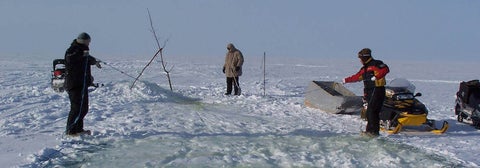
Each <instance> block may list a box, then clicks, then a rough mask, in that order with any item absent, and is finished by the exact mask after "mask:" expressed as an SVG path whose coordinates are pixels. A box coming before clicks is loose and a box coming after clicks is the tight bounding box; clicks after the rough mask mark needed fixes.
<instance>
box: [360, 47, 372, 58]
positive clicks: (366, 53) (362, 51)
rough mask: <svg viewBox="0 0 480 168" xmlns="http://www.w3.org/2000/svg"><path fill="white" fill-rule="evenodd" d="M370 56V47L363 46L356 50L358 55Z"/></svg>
mask: <svg viewBox="0 0 480 168" xmlns="http://www.w3.org/2000/svg"><path fill="white" fill-rule="evenodd" d="M371 56H372V50H370V48H364V49H362V50H360V52H358V57H371Z"/></svg>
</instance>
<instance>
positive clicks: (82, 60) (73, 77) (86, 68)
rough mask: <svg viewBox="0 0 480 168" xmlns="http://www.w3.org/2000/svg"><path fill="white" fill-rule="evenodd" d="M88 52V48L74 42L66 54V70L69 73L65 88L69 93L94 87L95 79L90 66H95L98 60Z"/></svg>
mask: <svg viewBox="0 0 480 168" xmlns="http://www.w3.org/2000/svg"><path fill="white" fill-rule="evenodd" d="M88 51H89V48H88V46H86V45H84V44H80V43H77V41H76V40H73V42H72V44H71V45H70V47H69V48H68V49H67V51H66V52H65V69H66V73H67V75H66V78H65V88H66V90H67V91H69V90H72V89H82V88H84V87H85V88H88V86H90V85H92V83H93V77H92V75H91V70H90V65H95V63H96V62H97V60H96V59H95V58H94V57H92V56H90V55H89V54H88ZM87 61H88V62H87Z"/></svg>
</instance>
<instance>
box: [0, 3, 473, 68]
mask: <svg viewBox="0 0 480 168" xmlns="http://www.w3.org/2000/svg"><path fill="white" fill-rule="evenodd" d="M147 8H149V9H150V11H151V13H152V17H153V21H154V24H155V27H156V28H157V33H158V34H159V36H160V37H161V38H163V39H165V38H169V39H170V41H169V42H168V44H167V50H166V53H167V54H168V55H171V56H184V57H190V56H191V57H203V56H217V55H218V56H219V57H223V56H224V54H225V51H226V50H225V46H226V44H227V43H228V42H233V43H234V44H235V45H236V46H237V47H238V48H239V49H241V50H242V51H243V53H244V55H246V56H249V57H253V56H261V55H262V54H263V52H264V51H265V52H267V53H268V54H269V55H270V56H282V57H285V56H287V57H305V58H312V57H319V58H323V57H324V58H350V57H355V56H356V53H357V52H358V51H359V50H360V49H361V48H364V47H370V48H371V49H372V50H373V52H374V56H375V57H379V58H382V59H403V58H405V59H423V60H429V59H445V60H451V59H460V60H470V59H475V60H477V61H478V60H480V59H479V56H478V55H479V53H480V46H479V44H480V42H479V41H480V1H477V0H402V1H389V0H365V1H364V0H329V1H323V0H288V1H287V0H224V1H223V0H142V1H131V0H102V1H99V0H81V1H70V0H42V1H38V0H21V1H19V0H2V1H0V30H1V31H0V35H1V37H2V39H1V40H0V55H19V56H25V55H39V56H48V58H55V57H58V58H62V57H63V54H64V52H65V49H66V48H67V47H68V45H69V44H70V42H71V40H73V39H74V38H75V37H76V36H77V34H78V33H80V32H82V31H85V32H88V33H89V34H90V35H91V36H92V39H93V41H92V46H91V50H92V53H95V55H97V56H98V57H101V55H108V56H114V55H122V56H146V57H149V56H151V55H152V54H154V52H155V51H154V49H155V48H154V47H155V43H154V41H153V37H152V35H151V33H150V31H149V23H148V17H147Z"/></svg>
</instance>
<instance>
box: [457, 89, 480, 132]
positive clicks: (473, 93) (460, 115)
mask: <svg viewBox="0 0 480 168" xmlns="http://www.w3.org/2000/svg"><path fill="white" fill-rule="evenodd" d="M455 115H457V121H458V122H466V123H471V124H472V125H473V126H474V127H475V128H477V129H480V82H479V80H471V81H468V82H461V83H460V87H459V89H458V92H457V98H456V100H455Z"/></svg>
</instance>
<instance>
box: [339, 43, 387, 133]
mask: <svg viewBox="0 0 480 168" xmlns="http://www.w3.org/2000/svg"><path fill="white" fill-rule="evenodd" d="M358 58H359V59H360V62H361V63H362V64H363V67H362V68H361V69H360V71H358V72H357V73H356V74H355V75H352V76H350V77H347V78H345V79H343V83H352V82H359V81H363V84H364V89H363V92H364V96H363V98H364V100H365V101H366V102H367V103H368V105H367V112H366V113H367V114H366V115H367V127H366V130H365V134H366V135H368V136H378V135H379V131H380V111H381V110H382V106H383V102H384V100H385V84H386V83H387V82H386V80H385V76H386V75H387V73H388V72H390V70H389V69H388V66H387V65H386V64H384V63H383V62H382V61H380V60H375V59H373V58H372V51H371V50H370V49H369V48H364V49H362V50H361V51H360V52H359V53H358Z"/></svg>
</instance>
